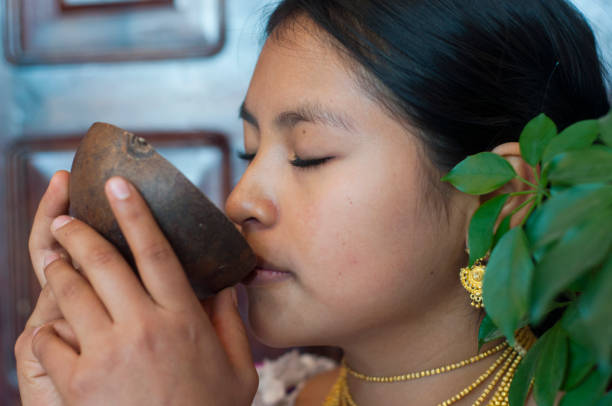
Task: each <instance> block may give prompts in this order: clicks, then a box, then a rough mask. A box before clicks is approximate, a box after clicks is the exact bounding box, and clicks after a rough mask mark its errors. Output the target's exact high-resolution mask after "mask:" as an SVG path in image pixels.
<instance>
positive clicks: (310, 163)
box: [290, 156, 333, 168]
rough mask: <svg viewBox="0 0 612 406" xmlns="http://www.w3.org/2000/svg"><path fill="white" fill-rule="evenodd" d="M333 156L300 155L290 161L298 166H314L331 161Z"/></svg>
mask: <svg viewBox="0 0 612 406" xmlns="http://www.w3.org/2000/svg"><path fill="white" fill-rule="evenodd" d="M332 158H333V157H325V158H317V159H302V158H300V157H298V156H296V157H295V158H293V159H292V160H291V161H290V163H291V165H293V166H295V167H296V168H313V167H315V166H319V165H322V164H324V163H325V162H327V161H329V160H330V159H332Z"/></svg>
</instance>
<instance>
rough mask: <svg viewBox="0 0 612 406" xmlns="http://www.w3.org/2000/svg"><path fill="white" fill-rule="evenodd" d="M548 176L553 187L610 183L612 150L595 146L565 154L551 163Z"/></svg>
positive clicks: (611, 177) (611, 176) (611, 178)
mask: <svg viewBox="0 0 612 406" xmlns="http://www.w3.org/2000/svg"><path fill="white" fill-rule="evenodd" d="M547 174H548V180H549V181H550V182H551V184H553V185H558V184H561V185H574V184H579V183H597V182H608V181H610V180H612V150H611V149H610V148H608V147H603V146H600V145H594V146H592V147H590V148H585V149H580V150H577V151H569V152H565V153H563V154H561V155H559V156H557V157H555V159H553V160H552V161H551V162H550V164H549V167H548V171H547Z"/></svg>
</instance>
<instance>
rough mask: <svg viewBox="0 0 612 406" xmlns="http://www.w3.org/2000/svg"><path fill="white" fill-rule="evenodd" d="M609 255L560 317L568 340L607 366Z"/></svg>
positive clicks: (611, 289) (611, 330)
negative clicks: (590, 352) (566, 312)
mask: <svg viewBox="0 0 612 406" xmlns="http://www.w3.org/2000/svg"><path fill="white" fill-rule="evenodd" d="M610 298H612V255H609V256H608V258H607V259H606V262H605V263H604V265H603V266H602V268H601V269H600V270H599V271H598V272H597V273H596V275H595V277H594V278H593V280H592V281H591V283H590V284H589V286H588V287H587V289H586V290H585V292H584V293H583V294H582V295H581V296H580V298H579V299H578V302H577V303H576V305H575V306H572V307H574V308H575V312H573V313H569V314H568V315H567V316H564V317H563V326H564V328H565V329H566V330H567V331H568V333H569V334H570V337H572V339H574V340H576V341H577V342H579V343H581V344H582V345H584V346H586V347H588V348H590V349H592V350H593V351H595V353H596V356H597V358H598V361H599V363H600V365H602V366H606V365H608V366H609V363H610V360H611V357H612V322H611V321H612V306H611V305H610Z"/></svg>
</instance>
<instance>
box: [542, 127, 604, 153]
mask: <svg viewBox="0 0 612 406" xmlns="http://www.w3.org/2000/svg"><path fill="white" fill-rule="evenodd" d="M597 134H599V124H598V122H597V120H585V121H579V122H577V123H575V124H573V125H571V126H569V127H567V128H566V129H565V130H563V131H562V132H561V134H559V135H558V136H557V137H553V139H552V140H550V143H549V144H548V146H547V147H546V149H545V150H544V154H543V155H542V162H544V163H547V162H549V161H550V160H551V159H553V158H554V157H555V155H558V154H560V153H562V152H566V151H571V150H575V149H582V148H586V147H588V146H590V145H591V144H593V142H594V141H595V140H596V139H597Z"/></svg>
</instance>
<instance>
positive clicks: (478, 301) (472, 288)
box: [459, 257, 488, 309]
mask: <svg viewBox="0 0 612 406" xmlns="http://www.w3.org/2000/svg"><path fill="white" fill-rule="evenodd" d="M487 259H488V258H487V257H484V258H480V259H477V260H476V262H474V265H472V266H468V267H465V268H461V272H460V273H459V279H460V280H461V284H462V285H463V287H464V288H465V290H467V291H468V293H469V294H470V299H471V300H472V302H471V303H470V305H472V306H474V307H475V308H477V309H480V308H482V307H483V303H482V281H483V279H484V274H485V271H486V269H487V268H486V261H487Z"/></svg>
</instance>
